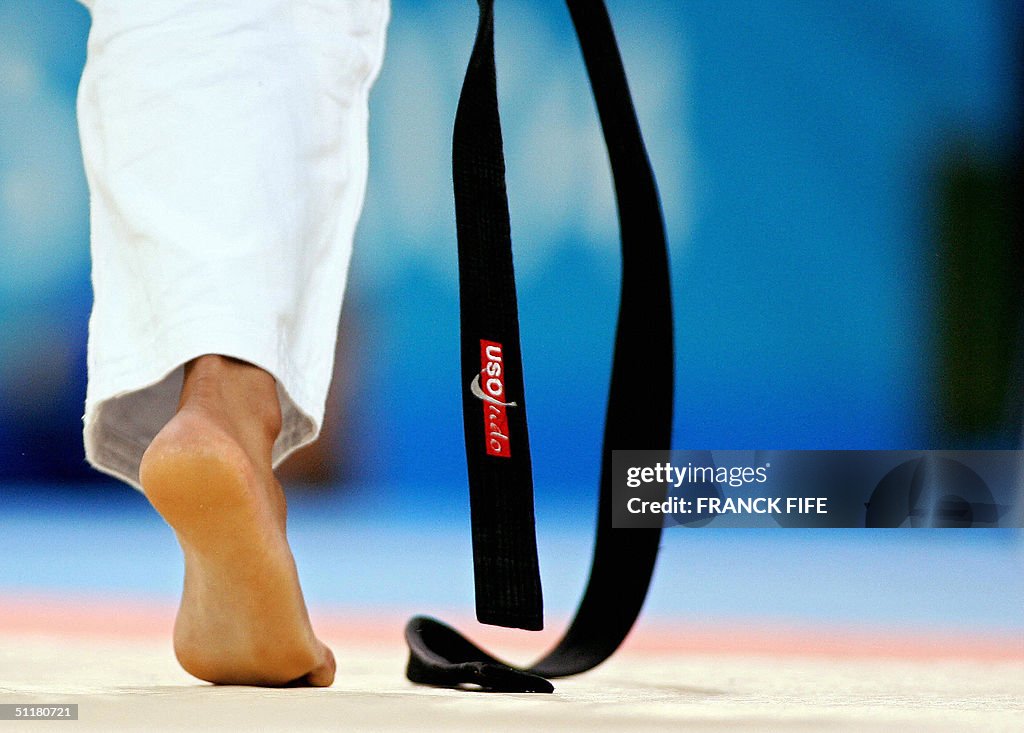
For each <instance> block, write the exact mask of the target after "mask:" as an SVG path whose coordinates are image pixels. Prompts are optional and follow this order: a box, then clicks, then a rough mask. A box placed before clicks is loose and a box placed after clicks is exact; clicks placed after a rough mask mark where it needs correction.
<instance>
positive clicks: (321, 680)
mask: <svg viewBox="0 0 1024 733" xmlns="http://www.w3.org/2000/svg"><path fill="white" fill-rule="evenodd" d="M323 651H324V660H323V662H321V663H320V665H319V666H317V667H316V668H314V669H313V670H312V671H311V672H309V674H307V675H306V676H305V677H304V678H303V679H304V680H305V681H306V684H307V685H309V686H310V687H329V686H330V684H331V683H332V682H334V670H335V663H334V654H332V653H331V650H330V649H328V648H327V647H326V646H325V647H323Z"/></svg>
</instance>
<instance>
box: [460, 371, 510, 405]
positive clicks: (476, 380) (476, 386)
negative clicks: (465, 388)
mask: <svg viewBox="0 0 1024 733" xmlns="http://www.w3.org/2000/svg"><path fill="white" fill-rule="evenodd" d="M469 391H470V392H472V393H473V396H474V397H478V398H479V399H481V400H483V401H484V402H490V403H491V404H492V405H501V406H502V407H517V405H516V403H515V402H502V401H501V400H496V399H494V398H493V397H491V396H490V395H489V394H487V393H486V392H484V391H483V389H481V388H480V375H479V374H477V375H476V376H475V377H473V381H472V382H470V383H469Z"/></svg>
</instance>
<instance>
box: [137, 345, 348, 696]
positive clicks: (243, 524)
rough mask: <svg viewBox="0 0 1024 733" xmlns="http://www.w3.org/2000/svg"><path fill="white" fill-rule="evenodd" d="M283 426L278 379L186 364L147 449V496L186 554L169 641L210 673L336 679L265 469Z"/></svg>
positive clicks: (210, 362) (223, 361)
mask: <svg viewBox="0 0 1024 733" xmlns="http://www.w3.org/2000/svg"><path fill="white" fill-rule="evenodd" d="M280 429H281V412H280V405H279V404H278V399H277V392H276V388H275V384H274V379H273V377H271V376H270V375H269V374H267V372H265V371H263V370H262V369H259V368H258V367H255V366H252V365H251V364H247V363H245V362H241V361H237V360H234V359H227V358H224V357H220V356H214V355H208V356H202V357H200V358H199V359H196V360H195V361H192V362H190V363H189V364H188V365H187V366H186V368H185V383H184V387H183V388H182V393H181V400H180V402H179V404H178V412H177V414H176V415H175V416H174V417H173V418H172V419H171V421H170V422H169V423H167V425H166V426H165V427H164V428H163V430H161V431H160V433H159V434H158V435H157V436H156V438H154V439H153V442H152V444H151V445H150V446H149V449H148V450H147V451H146V453H145V455H144V456H143V458H142V466H141V468H140V476H141V482H142V487H143V489H144V490H145V493H146V496H147V497H148V498H149V500H150V502H151V503H152V504H153V506H154V507H155V508H156V510H157V511H158V512H160V514H161V515H162V516H163V518H164V519H166V520H167V523H168V524H170V525H171V527H172V528H173V529H174V532H175V534H176V535H177V536H178V542H180V543H181V549H182V550H183V551H184V554H185V585H184V590H183V592H182V597H181V607H180V608H179V609H178V618H177V620H176V621H175V624H174V651H175V654H176V655H177V657H178V661H179V662H181V666H182V667H184V668H185V670H186V671H187V672H189V673H190V674H193V675H195V676H196V677H199V678H200V679H203V680H207V681H209V682H217V683H221V684H246V685H269V686H279V685H309V686H314V687H323V686H327V685H329V684H331V682H332V681H333V680H334V656H333V655H332V654H331V651H330V650H329V649H328V648H327V647H326V646H324V644H323V643H321V642H320V641H319V640H318V639H317V638H316V637H315V636H314V635H313V629H312V627H311V626H310V623H309V615H308V614H307V612H306V605H305V602H304V601H303V598H302V591H301V589H300V588H299V578H298V574H297V573H296V570H295V561H294V560H293V558H292V553H291V549H290V548H289V546H288V540H287V538H286V536H285V514H286V508H285V498H284V493H283V492H282V490H281V485H280V484H279V483H278V482H277V480H276V479H275V478H274V474H273V472H272V471H271V468H270V451H271V447H272V446H273V443H274V440H275V439H276V437H277V434H278V432H280Z"/></svg>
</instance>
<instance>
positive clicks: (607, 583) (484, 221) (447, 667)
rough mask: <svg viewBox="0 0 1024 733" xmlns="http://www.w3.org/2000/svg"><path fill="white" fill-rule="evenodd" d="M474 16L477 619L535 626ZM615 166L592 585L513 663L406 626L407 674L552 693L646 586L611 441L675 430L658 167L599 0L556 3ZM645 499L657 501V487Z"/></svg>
mask: <svg viewBox="0 0 1024 733" xmlns="http://www.w3.org/2000/svg"><path fill="white" fill-rule="evenodd" d="M478 3H479V5H480V23H479V26H478V28H477V36H476V43H475V44H474V46H473V53H472V56H471V57H470V61H469V68H468V69H467V71H466V78H465V81H464V83H463V87H462V95H461V97H460V99H459V107H458V111H457V113H456V116H455V132H454V137H453V145H452V148H453V150H452V167H453V176H454V183H455V215H456V223H457V231H458V247H459V291H460V314H461V338H462V380H463V395H462V405H463V424H464V429H465V438H466V461H467V465H468V469H469V491H470V505H471V513H472V524H473V563H474V569H475V579H476V605H477V609H476V610H477V619H478V620H479V621H480V622H482V623H486V624H494V625H498V626H510V627H516V628H523V629H531V630H537V629H540V628H542V627H543V610H542V600H541V586H540V574H539V570H538V565H537V544H536V534H535V523H534V513H533V478H532V473H531V467H530V451H529V440H528V436H527V427H526V401H525V395H524V390H523V371H522V356H521V352H520V344H519V318H518V311H517V307H516V288H515V277H514V274H513V269H512V243H511V235H510V230H509V214H508V198H507V195H506V192H505V161H504V154H503V152H502V141H501V123H500V120H499V116H498V100H497V87H496V81H495V67H494V0H478ZM566 4H567V5H568V7H569V13H570V15H571V16H572V22H573V25H574V26H575V28H576V35H577V37H578V39H579V42H580V47H581V49H582V51H583V58H584V61H585V63H586V66H587V73H588V75H589V77H590V86H591V90H592V91H593V94H594V99H595V101H596V102H597V110H598V114H599V115H600V118H601V128H602V131H603V133H604V139H605V145H606V147H607V150H608V157H609V160H610V162H611V168H612V175H613V178H614V182H615V197H616V202H617V205H618V212H619V227H620V232H621V240H622V290H621V295H620V304H619V318H618V325H617V329H616V333H615V353H614V362H613V365H612V377H611V386H610V389H609V394H608V409H607V414H606V418H605V432H604V445H603V450H602V459H601V490H600V498H599V503H598V516H597V539H596V542H595V546H594V557H593V564H592V566H591V571H590V580H589V581H588V583H587V588H586V590H585V592H584V595H583V600H582V601H581V602H580V605H579V608H578V609H577V611H576V616H575V618H574V619H573V621H572V624H571V625H570V627H569V630H568V631H567V632H566V633H565V636H563V637H562V640H561V641H560V642H559V643H558V644H557V645H556V646H555V648H554V649H553V650H552V651H551V652H549V653H548V654H547V655H546V656H545V657H544V658H543V659H541V660H540V661H538V662H537V663H535V664H533V665H532V666H530V667H528V668H525V669H522V668H516V667H512V666H510V665H508V664H505V663H503V662H501V661H499V660H497V659H495V658H494V657H492V656H491V655H490V654H488V653H487V652H485V651H483V650H482V649H480V648H479V647H477V646H475V645H474V644H472V643H471V642H469V641H468V640H466V639H465V638H464V637H463V636H462V635H460V634H459V633H458V632H457V631H455V629H453V628H451V627H450V626H447V625H445V624H443V623H442V622H440V621H437V620H436V619H432V618H427V617H424V616H417V617H415V618H413V619H412V620H411V621H410V622H409V624H408V626H407V627H406V630H405V636H406V640H407V641H408V644H409V650H410V656H409V665H408V668H407V671H406V674H407V676H408V678H409V679H410V680H411V681H413V682H418V683H421V684H427V685H436V686H443V687H467V686H478V687H480V688H483V689H486V690H494V691H504V692H551V691H552V690H553V689H554V688H553V686H552V685H551V683H550V682H549V681H548V679H546V678H552V677H565V676H567V675H572V674H577V673H579V672H584V671H586V670H588V669H591V668H593V667H595V666H597V665H598V664H600V663H601V662H603V661H604V660H605V659H607V658H608V657H609V656H610V655H611V654H612V653H613V652H614V651H615V650H616V649H617V648H618V646H619V645H620V644H621V643H622V641H623V639H624V638H625V637H626V634H628V633H629V630H630V628H631V627H632V626H633V623H634V622H635V621H636V617H637V615H638V614H639V613H640V608H641V606H642V605H643V602H644V597H645V596H646V594H647V588H648V586H649V585H650V579H651V574H652V572H653V570H654V562H655V558H656V557H657V554H658V542H659V539H660V536H661V530H660V529H613V528H612V516H611V508H612V506H611V502H612V495H611V451H612V449H613V448H615V449H625V448H637V449H658V450H660V449H665V450H667V449H668V448H669V447H670V442H671V431H672V392H673V349H672V304H671V294H670V289H669V272H668V253H667V250H666V246H665V232H664V226H663V224H662V215H661V204H660V201H659V199H658V191H657V187H656V184H655V182H654V175H653V173H652V171H651V167H650V163H649V162H648V160H647V152H646V150H645V148H644V143H643V138H642V137H641V134H640V128H639V125H638V124H637V119H636V113H635V111H634V109H633V103H632V100H631V98H630V94H629V87H628V85H627V82H626V75H625V72H624V70H623V68H622V60H621V58H620V56H619V50H618V47H617V45H616V43H615V36H614V33H613V31H612V25H611V21H610V19H609V17H608V12H607V10H606V9H605V6H604V3H603V2H602V0H567V3H566ZM652 498H654V497H652Z"/></svg>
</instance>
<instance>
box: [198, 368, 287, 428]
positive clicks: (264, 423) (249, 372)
mask: <svg viewBox="0 0 1024 733" xmlns="http://www.w3.org/2000/svg"><path fill="white" fill-rule="evenodd" d="M186 406H190V407H197V408H199V409H203V410H205V411H210V412H214V413H217V414H218V415H220V416H221V417H223V418H225V419H227V420H228V421H229V422H230V423H232V424H233V425H234V427H236V428H237V429H238V430H239V431H242V432H245V433H246V434H249V435H250V436H252V437H255V438H258V439H260V441H261V442H262V443H265V444H266V446H268V447H269V446H272V445H273V443H274V441H275V440H276V439H277V436H278V434H279V433H280V432H281V423H282V417H281V404H280V401H279V399H278V396H277V383H276V381H275V380H274V377H273V376H271V375H270V374H269V373H268V372H266V371H265V370H263V369H261V368H260V367H257V366H255V365H253V364H250V363H248V362H245V361H241V360H240V359H234V358H231V357H226V356H221V355H219V354H205V355H203V356H200V357H198V358H196V359H193V360H192V361H190V362H188V363H187V364H186V365H185V376H184V381H183V384H182V389H181V397H180V399H179V402H178V409H179V410H181V409H183V408H185V407H186Z"/></svg>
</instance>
